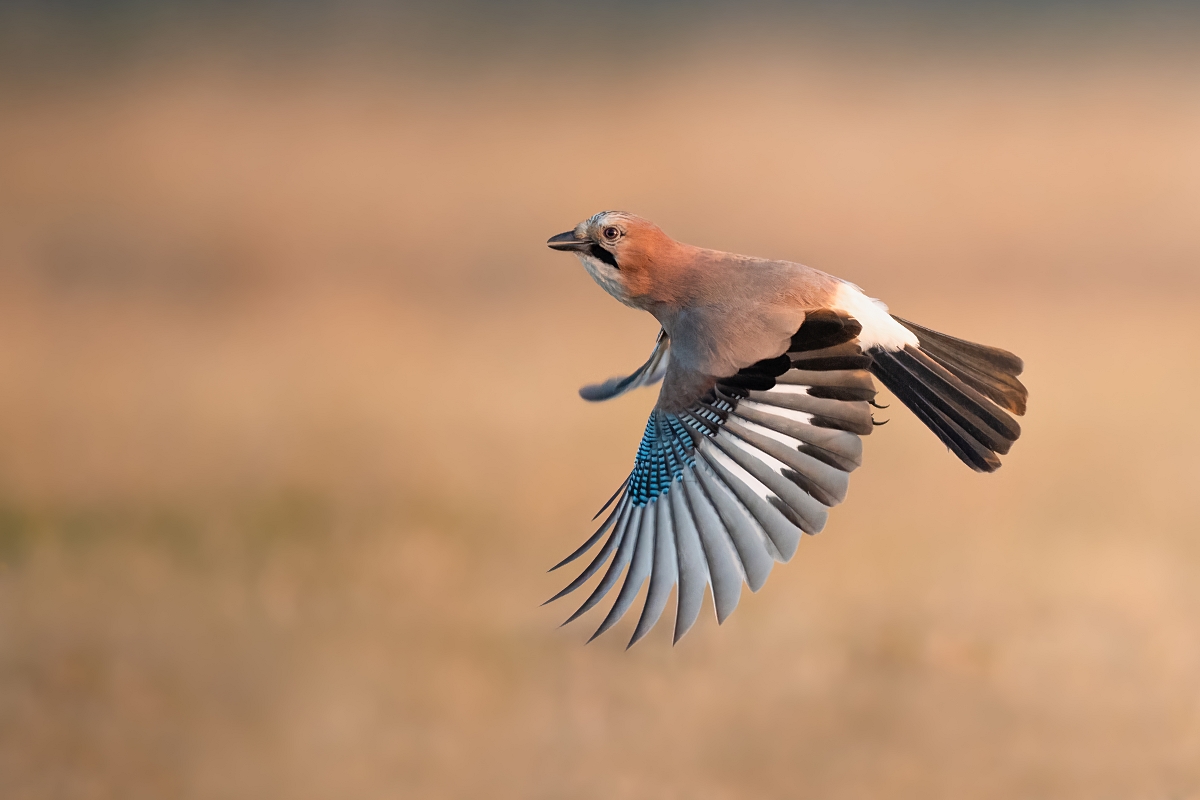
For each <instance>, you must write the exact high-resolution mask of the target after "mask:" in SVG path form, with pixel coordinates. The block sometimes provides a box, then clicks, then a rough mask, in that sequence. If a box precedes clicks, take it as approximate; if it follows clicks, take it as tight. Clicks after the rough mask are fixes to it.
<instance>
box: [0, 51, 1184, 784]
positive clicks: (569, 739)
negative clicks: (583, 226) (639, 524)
mask: <svg viewBox="0 0 1200 800" xmlns="http://www.w3.org/2000/svg"><path fill="white" fill-rule="evenodd" d="M805 42H806V46H804V47H793V46H789V44H788V42H787V39H786V36H783V35H774V36H765V37H763V38H760V39H753V40H745V41H742V40H737V41H734V40H729V39H723V38H721V37H719V36H716V37H715V38H712V39H709V40H702V39H696V40H694V41H691V42H690V43H684V44H680V45H679V46H678V49H677V50H675V51H672V53H673V55H672V57H670V58H667V57H663V58H661V59H647V60H641V61H631V62H630V63H629V64H627V65H624V66H622V65H605V69H603V70H600V69H597V66H598V61H597V59H598V57H597V56H596V55H595V54H591V55H587V56H581V57H580V58H578V59H573V58H567V57H565V56H564V57H562V58H558V57H557V56H556V57H555V58H558V60H552V61H550V62H545V63H543V62H538V60H537V59H536V58H534V57H529V58H525V59H520V58H513V59H510V60H507V61H502V62H494V63H489V64H487V65H486V67H463V68H461V69H458V70H447V69H443V68H441V67H440V66H437V65H432V66H431V65H426V67H421V66H420V65H419V64H417V65H415V66H414V64H416V62H413V61H404V62H401V61H396V62H389V61H387V60H371V59H363V60H355V59H353V58H347V59H341V60H339V59H326V60H315V61H312V62H304V63H299V64H296V63H288V64H282V65H281V64H275V63H250V62H247V61H244V60H238V59H236V58H223V57H217V56H211V57H206V58H205V57H197V56H195V55H188V56H187V57H182V56H181V57H179V58H164V59H163V60H161V61H156V62H154V63H152V64H149V65H146V64H142V65H140V66H139V65H133V66H129V67H126V68H122V69H114V70H111V71H101V72H99V73H97V74H95V75H92V76H85V77H79V78H75V79H72V80H59V79H39V80H33V79H30V80H25V79H24V78H22V77H21V76H20V75H19V74H16V73H13V72H10V73H8V75H7V76H6V78H5V79H4V80H3V81H0V104H2V105H0V797H4V798H6V799H9V798H12V799H13V800H15V799H16V798H167V797H180V798H256V799H258V798H262V799H266V798H333V797H336V798H385V797H386V798H395V797H406V798H407V797H413V798H442V797H494V798H508V797H511V798H559V797H573V798H574V797H579V798H671V797H679V798H683V797H688V798H693V797H694V798H722V799H723V798H766V797H779V798H785V797H786V798H791V797H820V798H879V797H888V798H931V797H944V798H961V797H971V798H1012V797H1022V798H1089V799H1092V798H1114V799H1116V798H1131V799H1132V798H1137V799H1138V800H1141V799H1143V798H1145V799H1146V800H1153V799H1156V798H1164V799H1165V798H1191V797H1200V636H1198V634H1197V631H1198V630H1200V581H1197V575H1198V574H1200V535H1198V534H1200V495H1198V494H1197V484H1196V476H1197V471H1196V466H1195V454H1196V452H1197V451H1198V448H1200V421H1198V419H1197V416H1196V414H1194V413H1193V412H1192V411H1191V410H1190V409H1189V404H1190V402H1191V401H1192V399H1193V398H1194V396H1195V395H1196V393H1197V391H1200V370H1198V369H1197V367H1196V356H1195V354H1196V352H1197V348H1200V314H1198V313H1197V311H1198V302H1200V269H1198V267H1197V265H1198V264H1200V226H1198V225H1197V220H1198V219H1200V104H1197V102H1196V98H1197V94H1196V91H1195V90H1196V87H1197V85H1198V79H1200V59H1196V58H1186V57H1182V56H1178V55H1174V56H1172V55H1170V54H1169V53H1168V54H1164V53H1162V52H1155V51H1154V49H1153V48H1144V49H1142V50H1137V51H1133V52H1131V51H1120V52H1117V53H1116V54H1115V55H1114V52H1113V51H1112V50H1111V49H1109V48H1107V47H1099V46H1097V47H1095V48H1092V49H1087V48H1084V49H1082V50H1081V51H1079V52H1072V53H1066V54H1058V55H1046V54H1045V53H1041V54H1038V53H1037V52H1034V53H1026V52H1015V51H1009V52H1003V51H1001V52H999V53H998V52H996V51H988V52H981V53H972V52H969V50H970V48H962V49H960V50H954V51H942V52H934V53H931V52H927V51H914V52H909V51H905V50H903V49H891V50H884V51H881V52H879V53H877V54H876V55H875V57H873V58H865V59H864V58H862V53H861V52H858V51H856V52H854V53H846V54H840V53H839V48H838V47H837V45H836V43H823V44H822V43H820V42H819V41H818V40H817V37H815V36H812V37H810V38H809V39H806V40H805ZM706 43H707V44H706ZM547 58H549V57H547ZM443 66H444V65H443ZM435 67H436V68H435ZM613 87H616V88H613ZM603 208H626V209H628V210H632V211H636V212H638V213H642V214H644V215H646V216H648V217H651V218H653V219H655V220H657V221H659V222H660V223H661V224H662V225H663V227H664V228H665V229H666V230H667V231H668V232H670V233H672V234H674V235H676V236H677V237H679V238H681V239H685V240H688V241H693V242H695V243H697V244H703V245H708V246H713V247H719V248H723V249H729V250H736V251H740V252H750V253H755V254H760V255H767V256H775V257H786V258H791V259H794V260H800V261H804V262H806V263H809V264H812V265H813V266H817V267H820V268H823V269H826V270H828V271H830V272H833V273H835V274H839V275H841V276H843V277H846V278H849V279H852V280H855V281H856V282H858V283H860V284H861V285H863V286H864V288H865V289H867V290H868V291H869V292H870V293H872V294H876V295H879V296H881V297H884V298H886V299H887V300H888V302H889V303H890V304H891V306H892V308H893V310H894V311H896V312H897V313H900V314H902V315H904V316H906V317H910V318H912V319H915V320H917V321H920V322H922V323H923V324H927V325H930V326H932V327H935V328H939V329H942V330H946V331H949V332H952V333H955V334H956V335H960V336H964V337H966V338H972V339H975V340H979V341H985V342H988V343H993V344H997V345H1001V346H1005V347H1008V348H1010V349H1012V350H1014V351H1016V352H1017V353H1019V354H1021V355H1022V356H1023V357H1024V358H1025V360H1026V364H1027V373H1026V375H1027V378H1028V380H1027V382H1028V385H1029V387H1030V393H1031V402H1030V414H1029V416H1028V417H1027V418H1026V420H1025V421H1024V423H1023V425H1024V429H1025V434H1024V437H1023V439H1022V440H1021V442H1020V443H1019V445H1018V446H1017V447H1016V448H1015V449H1014V452H1013V453H1012V455H1011V456H1010V457H1009V458H1008V459H1007V461H1006V466H1005V468H1004V469H1003V470H1001V471H1000V472H999V473H997V474H996V475H994V476H990V477H985V476H979V475H975V474H972V473H970V472H969V471H967V470H966V469H964V468H963V467H962V466H961V465H959V464H958V463H957V462H956V461H954V460H953V459H952V458H951V457H949V456H948V455H947V454H946V453H945V451H944V448H942V447H941V446H940V445H939V444H938V443H937V442H936V440H935V439H934V438H933V436H932V435H929V434H928V433H927V432H926V431H924V430H923V429H922V428H920V426H919V424H918V423H917V422H916V421H915V420H914V419H913V418H912V417H910V416H909V415H907V414H906V412H904V411H903V410H902V409H901V408H900V407H899V406H898V405H895V406H893V408H892V409H891V410H890V411H888V412H884V414H883V416H890V417H891V422H890V424H888V425H887V426H886V427H884V428H882V429H880V430H878V431H877V432H876V434H875V435H874V436H872V437H871V439H870V440H868V442H867V459H866V465H865V466H864V467H863V468H862V469H861V470H860V471H859V472H858V473H856V475H855V478H854V481H853V488H852V492H851V497H850V499H849V501H848V502H847V504H846V505H845V506H844V507H843V508H840V509H838V510H837V511H835V512H834V514H833V515H832V519H831V524H830V526H829V528H828V529H827V530H826V532H825V533H823V534H821V535H820V536H818V537H814V538H809V539H807V540H806V541H805V542H804V544H803V545H802V548H801V551H800V553H799V554H798V556H797V558H796V559H795V561H794V562H793V563H792V564H789V565H787V566H783V567H780V568H778V569H777V571H776V573H775V574H774V575H773V576H772V578H771V580H770V582H769V583H768V585H767V587H766V588H765V589H764V590H763V591H762V592H761V593H760V594H759V595H754V596H752V595H749V594H748V593H746V594H745V595H743V600H742V605H741V607H740V608H739V610H738V612H737V613H736V614H735V615H734V616H733V617H731V618H730V620H729V621H727V623H726V624H725V625H724V626H722V628H721V629H718V627H717V625H716V624H715V620H714V619H713V618H712V615H711V613H706V614H705V615H703V616H702V618H701V622H700V623H698V625H697V627H696V629H695V630H694V631H693V632H692V633H691V634H690V635H689V636H688V637H687V638H686V639H685V640H684V641H683V642H682V643H681V644H680V645H678V646H676V647H674V648H672V647H671V646H670V636H669V632H668V631H667V630H666V629H665V628H664V629H660V630H656V631H655V632H654V633H653V634H652V635H651V636H650V638H649V639H648V640H647V641H646V642H644V643H643V644H641V645H639V646H638V647H636V648H634V649H633V650H631V651H629V652H624V651H623V646H624V643H625V641H626V640H627V638H628V635H629V632H630V630H631V627H632V624H633V623H632V622H631V621H629V620H626V622H625V623H623V624H622V625H621V626H620V627H619V629H618V630H617V631H616V632H614V633H613V634H609V635H608V636H605V637H603V638H601V639H600V640H597V641H596V642H594V643H592V644H591V645H589V646H587V647H586V648H585V647H583V646H582V644H583V642H584V640H585V639H586V638H587V636H588V635H589V634H590V632H591V630H592V629H593V628H594V627H595V625H596V624H598V622H599V617H598V616H597V614H596V612H593V613H592V614H590V615H589V616H588V617H585V618H584V620H583V621H582V622H581V623H576V624H575V625H573V626H571V627H568V628H565V629H562V630H559V629H557V628H556V625H557V624H558V623H559V622H560V621H561V619H563V618H565V617H566V616H567V615H568V614H569V612H570V610H571V608H573V607H568V606H567V605H561V604H560V605H555V606H551V607H547V608H539V606H538V604H539V603H540V602H541V601H542V600H544V599H545V598H546V597H548V596H550V595H551V594H553V593H554V591H556V590H557V589H558V588H559V587H560V586H561V584H562V582H563V581H564V580H565V579H567V577H569V576H563V575H560V574H559V573H555V574H553V575H546V574H545V573H544V570H545V568H546V567H548V566H549V565H550V564H552V563H554V562H556V561H557V560H558V559H559V558H560V557H561V556H562V555H564V554H565V553H567V552H569V551H570V550H571V549H573V548H574V547H575V546H576V545H577V543H578V542H579V541H580V540H581V538H582V537H583V536H584V535H585V534H586V533H589V532H590V528H589V527H588V522H587V520H588V519H589V518H590V517H591V514H592V512H594V511H595V508H596V507H598V506H599V504H600V503H601V502H602V501H603V500H604V499H606V498H607V497H608V495H609V493H610V492H611V491H612V489H613V488H614V487H615V485H616V484H617V483H618V482H619V480H620V479H621V477H623V475H624V474H625V472H626V471H627V469H628V465H629V463H630V461H631V459H632V457H633V453H634V450H635V448H636V443H637V440H638V437H639V436H640V434H641V430H642V426H643V424H644V420H645V415H646V413H647V411H648V409H649V407H650V406H651V405H652V403H653V400H654V396H653V395H654V393H653V392H645V393H641V394H638V395H637V396H634V397H631V398H625V399H622V400H619V401H616V402H614V403H611V404H605V405H601V406H590V405H587V404H585V403H584V402H583V401H581V400H579V399H578V398H577V397H576V395H575V390H576V388H577V387H578V386H579V385H581V384H583V383H585V382H590V381H593V380H598V379H602V378H605V377H607V376H609V375H611V374H615V373H618V372H621V371H622V370H626V369H628V368H631V367H633V366H636V365H637V364H639V363H640V362H641V360H642V359H643V358H644V357H645V355H646V353H648V351H649V348H650V346H651V344H652V341H653V336H654V333H655V332H656V326H655V324H654V323H653V322H652V320H650V319H649V318H648V317H645V318H643V317H642V316H639V315H637V314H635V313H634V312H631V311H629V310H627V309H624V308H622V307H620V306H619V305H618V304H616V303H615V302H613V301H611V300H610V299H608V298H607V297H606V296H605V295H604V294H603V293H602V292H601V291H600V290H599V289H598V288H597V287H595V286H594V285H592V283H591V282H590V280H589V279H588V278H587V276H586V275H585V274H584V273H583V271H582V269H581V268H580V267H579V266H578V265H577V264H576V263H575V262H574V261H573V260H572V259H569V258H568V257H565V256H562V255H561V254H557V255H556V254H554V253H552V252H549V251H548V250H546V249H545V247H544V245H543V242H544V241H545V239H546V237H547V236H549V235H551V234H554V233H557V232H558V231H560V230H564V229H566V228H568V227H570V226H572V225H573V224H574V223H575V222H577V221H578V220H579V219H581V218H582V217H584V216H586V215H588V214H591V213H593V212H595V211H597V210H601V209H603ZM885 402H886V401H885Z"/></svg>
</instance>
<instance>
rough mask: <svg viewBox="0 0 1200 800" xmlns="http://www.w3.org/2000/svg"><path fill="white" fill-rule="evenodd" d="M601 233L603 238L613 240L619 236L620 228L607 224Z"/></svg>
mask: <svg viewBox="0 0 1200 800" xmlns="http://www.w3.org/2000/svg"><path fill="white" fill-rule="evenodd" d="M603 233H604V238H605V239H608V240H609V241H610V242H615V241H616V240H617V239H618V238H620V236H621V229H620V228H616V227H613V226H612V225H609V226H608V227H607V228H605V229H604V230H603Z"/></svg>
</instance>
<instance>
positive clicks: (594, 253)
mask: <svg viewBox="0 0 1200 800" xmlns="http://www.w3.org/2000/svg"><path fill="white" fill-rule="evenodd" d="M588 255H590V256H591V257H592V258H598V259H600V260H601V261H603V262H604V263H605V264H608V265H609V266H610V267H614V268H616V269H620V268H621V267H620V266H618V265H617V257H616V256H614V255H613V254H612V253H610V252H608V251H607V250H605V249H604V248H603V247H601V246H600V245H598V244H595V243H592V244H591V245H589V246H588Z"/></svg>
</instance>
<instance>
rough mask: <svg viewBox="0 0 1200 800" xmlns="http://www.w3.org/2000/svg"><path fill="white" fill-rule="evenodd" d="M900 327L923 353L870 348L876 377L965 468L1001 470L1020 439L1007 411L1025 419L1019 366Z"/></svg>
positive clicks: (1002, 356)
mask: <svg viewBox="0 0 1200 800" xmlns="http://www.w3.org/2000/svg"><path fill="white" fill-rule="evenodd" d="M895 320H896V321H897V322H899V323H900V324H901V325H903V326H904V327H905V328H908V329H909V330H910V331H912V332H913V333H914V334H916V337H917V341H918V342H919V344H920V347H912V346H906V347H905V348H904V349H903V350H884V349H883V348H872V349H871V350H870V351H869V355H870V356H871V358H872V362H871V372H872V373H873V374H874V375H875V376H876V377H877V378H879V380H880V381H882V382H883V385H884V386H886V387H887V388H888V389H890V390H891V391H892V394H894V395H896V397H897V398H898V399H899V400H900V402H902V403H904V405H906V406H908V407H909V408H910V409H912V411H913V413H914V414H916V415H917V417H918V418H919V419H920V420H921V421H922V422H924V423H925V425H926V426H928V428H929V429H930V430H931V431H933V432H934V433H935V434H937V436H938V438H939V439H941V440H942V442H943V443H945V445H946V446H947V447H949V448H950V450H951V451H953V452H954V454H955V455H956V456H958V457H959V458H960V459H962V461H963V463H965V464H966V465H967V466H969V467H971V468H972V469H974V470H977V471H979V472H994V471H996V470H997V469H999V468H1000V458H999V456H1000V455H1003V454H1005V453H1007V452H1008V450H1009V448H1010V447H1012V443H1013V442H1015V441H1016V440H1017V437H1019V436H1020V435H1021V427H1020V426H1019V425H1017V422H1016V420H1014V419H1013V418H1012V417H1010V416H1009V415H1008V414H1006V413H1005V411H1004V410H1003V409H1007V410H1008V411H1011V412H1012V413H1014V414H1016V415H1018V416H1020V415H1022V414H1024V413H1025V401H1026V398H1027V397H1028V392H1026V390H1025V387H1024V386H1023V385H1022V384H1021V382H1020V381H1019V380H1017V376H1018V375H1020V374H1021V370H1022V369H1023V367H1024V365H1023V364H1022V363H1021V359H1019V358H1017V357H1016V356H1015V355H1013V354H1012V353H1009V352H1007V351H1005V350H1000V349H998V348H995V347H986V346H984V345H981V344H974V343H972V342H967V341H964V340H962V339H956V338H954V337H953V336H947V335H946V334H944V333H938V332H937V331H931V330H929V329H928V328H923V327H921V326H920V325H916V324H914V323H912V322H909V321H908V320H903V319H900V318H899V317H895Z"/></svg>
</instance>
